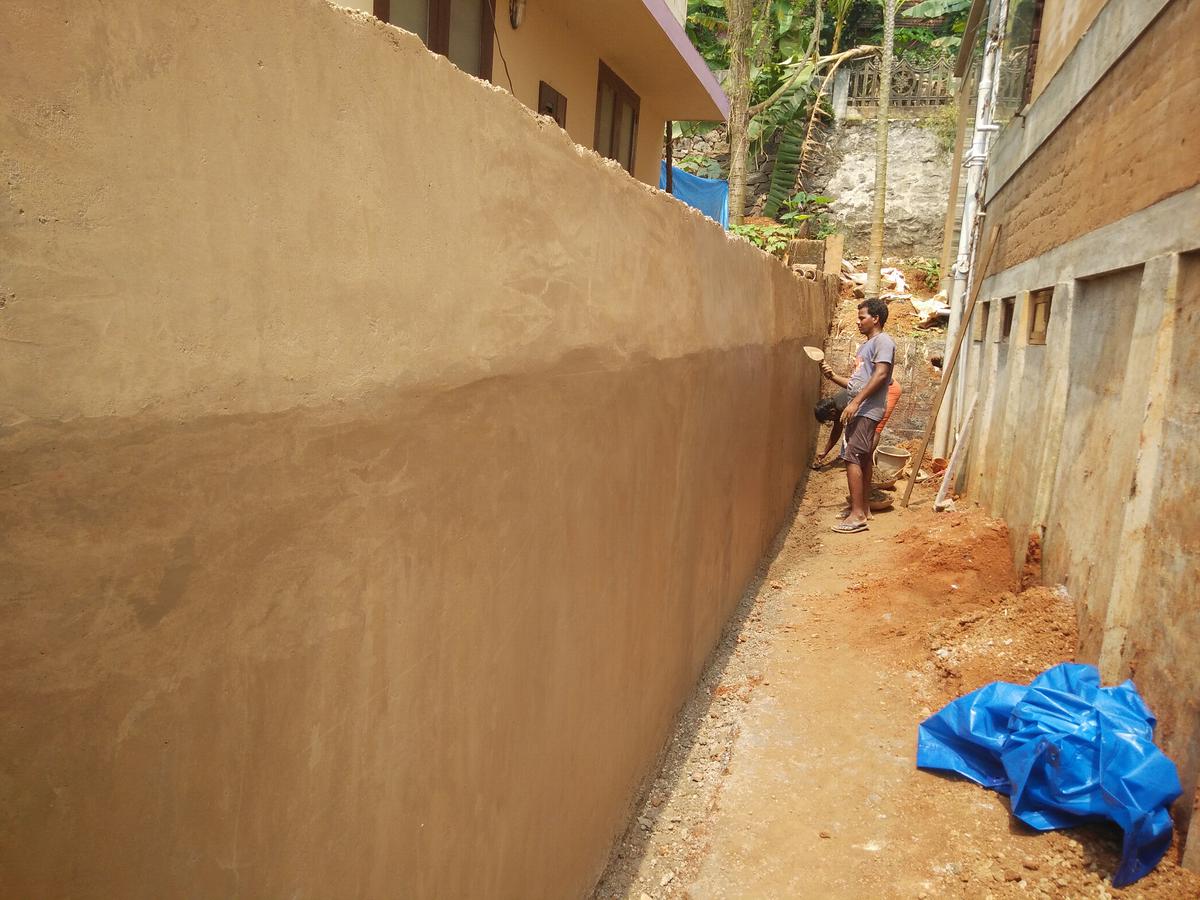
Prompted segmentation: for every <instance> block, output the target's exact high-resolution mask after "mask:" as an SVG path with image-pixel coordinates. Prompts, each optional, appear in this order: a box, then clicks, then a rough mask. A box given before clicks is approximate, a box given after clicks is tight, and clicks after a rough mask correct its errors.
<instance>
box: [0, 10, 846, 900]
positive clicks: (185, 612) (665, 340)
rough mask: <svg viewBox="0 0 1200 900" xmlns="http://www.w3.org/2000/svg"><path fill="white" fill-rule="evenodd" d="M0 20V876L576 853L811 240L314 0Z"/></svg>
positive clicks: (221, 883) (501, 892)
mask: <svg viewBox="0 0 1200 900" xmlns="http://www.w3.org/2000/svg"><path fill="white" fill-rule="evenodd" d="M0 33H2V34H4V35H5V38H6V52H5V53H4V54H2V55H0V123H3V124H2V126H0V127H2V128H3V130H4V133H5V135H6V139H5V141H4V144H3V147H2V148H0V167H2V168H3V172H4V181H3V188H2V189H0V190H2V195H0V196H2V198H3V199H2V202H0V299H2V301H3V302H0V306H2V307H3V308H2V309H0V341H2V342H3V347H4V348H5V349H4V352H3V354H2V355H0V383H2V384H3V385H4V391H3V396H2V397H0V473H2V475H3V477H2V479H0V603H2V605H3V609H4V610H5V627H4V629H2V630H0V709H2V710H3V721H4V726H3V728H2V729H0V785H3V794H4V803H3V804H0V895H3V896H6V897H51V896H74V897H129V898H136V897H147V898H151V897H153V898H160V897H176V896H184V895H192V896H207V897H226V896H250V897H298V896H307V897H329V896H360V897H382V896H420V897H430V896H442V897H468V896H470V897H480V896H493V897H502V896H510V897H515V896H520V897H530V898H532V897H564V896H579V895H581V894H584V893H586V892H587V891H588V889H589V887H590V885H591V884H592V883H593V880H594V879H595V878H596V877H597V876H598V874H599V873H600V871H601V869H602V867H603V865H604V862H605V859H606V856H607V853H608V849H609V846H610V842H611V840H612V838H613V837H614V836H615V835H616V834H617V833H618V832H619V830H620V829H621V828H622V827H623V825H624V823H625V817H626V814H627V812H628V809H629V804H630V801H631V798H632V797H633V795H634V793H635V791H636V790H637V788H638V786H639V784H640V783H641V781H642V779H643V778H644V777H645V775H646V774H647V772H648V771H649V769H650V767H651V765H652V764H653V762H654V760H655V757H656V754H657V753H658V751H659V749H660V748H661V746H662V743H663V741H664V740H665V739H666V737H667V736H668V734H669V731H670V727H671V723H672V719H673V716H674V715H675V713H676V711H677V709H678V708H679V706H680V704H681V703H682V701H683V700H684V698H685V697H686V695H687V693H688V691H689V690H690V688H691V686H692V685H693V683H694V680H695V678H696V676H697V674H698V673H699V671H700V669H701V667H702V665H703V663H704V661H705V658H706V656H707V655H708V653H709V652H710V649H711V648H712V647H713V646H714V644H715V642H716V640H717V638H718V636H719V633H720V631H721V628H722V625H723V623H724V622H725V621H726V619H727V617H728V615H729V613H730V612H731V610H732V609H733V608H734V606H735V605H736V603H737V601H738V598H739V596H740V595H741V593H742V591H743V588H744V587H745V585H746V584H747V582H748V581H749V580H750V579H751V578H752V576H753V573H754V571H755V568H756V565H757V563H758V560H759V558H760V556H761V554H762V552H763V551H764V549H765V548H766V547H767V546H768V544H769V542H770V540H771V538H772V536H773V535H774V533H775V531H776V529H777V528H778V527H779V526H780V524H781V523H782V521H783V519H784V517H785V516H786V513H787V510H788V507H789V502H790V499H791V497H792V493H793V490H794V489H795V487H796V485H797V483H798V482H799V481H800V479H801V477H802V475H803V473H804V471H805V464H806V462H807V460H808V459H809V457H810V453H811V444H812V441H813V438H814V432H815V428H814V423H813V422H812V419H811V415H810V414H809V413H808V410H809V409H810V408H811V404H812V403H813V402H814V401H815V399H816V397H817V391H818V387H819V386H818V376H817V373H816V371H815V367H813V366H812V365H811V363H809V362H808V361H807V360H806V359H805V358H804V357H803V355H802V353H801V351H800V347H801V345H803V344H806V343H807V344H819V343H820V341H821V339H822V337H823V335H824V333H825V330H826V327H827V321H828V320H827V317H828V310H829V308H830V303H831V300H832V297H833V286H832V280H831V279H826V280H823V281H821V282H820V283H813V282H801V281H798V280H797V279H796V278H794V277H793V276H792V275H791V274H790V273H789V272H788V271H787V270H786V269H785V268H784V267H783V266H782V265H781V264H780V263H778V262H777V261H776V260H774V259H771V258H770V257H767V256H766V255H764V254H762V253H760V252H758V251H757V250H755V249H754V248H752V247H751V246H750V245H748V244H747V243H745V242H742V241H737V240H731V239H729V238H728V237H727V236H726V234H725V233H724V232H723V231H721V229H720V228H718V227H716V226H715V225H714V224H712V223H711V222H710V221H708V220H706V219H704V218H703V217H702V216H700V215H698V214H696V213H694V212H693V211H691V210H689V209H688V208H687V207H685V206H684V205H683V204H681V203H679V202H677V201H675V200H673V199H671V198H668V197H665V196H664V195H661V194H659V193H657V192H655V191H653V190H652V189H650V188H647V187H646V186H645V185H642V184H639V183H638V182H635V181H634V180H633V179H632V178H630V177H628V176H627V175H626V174H625V173H624V172H622V171H621V170H620V169H619V168H618V167H617V166H616V165H615V164H613V163H608V162H605V161H602V160H600V159H599V158H598V157H597V156H595V154H593V153H591V152H590V151H587V150H583V149H581V148H578V147H577V146H576V145H574V144H573V143H572V142H571V141H570V140H569V138H568V137H567V136H566V135H565V134H563V132H562V131H561V130H560V129H558V128H557V127H556V126H554V125H553V124H550V125H547V124H546V123H545V122H544V121H540V120H538V119H537V118H536V117H535V116H533V115H532V114H531V113H530V112H529V111H528V110H527V109H526V108H525V107H523V106H522V105H521V104H520V103H519V102H518V101H516V100H515V99H513V98H512V97H511V96H509V95H508V94H507V93H505V92H502V91H499V90H495V89H493V88H491V87H490V86H488V85H485V84H482V83H480V82H478V81H476V80H474V79H471V78H468V77H467V76H464V75H463V74H462V73H460V72H458V71H457V70H456V69H455V68H453V66H451V65H450V64H449V63H448V62H447V61H446V60H444V59H442V58H440V57H435V56H433V55H431V54H429V53H428V52H426V50H425V49H424V48H423V47H422V46H421V44H420V43H419V42H418V41H417V40H415V39H413V38H410V37H408V36H406V35H403V34H401V33H399V32H398V31H396V30H395V29H392V28H389V27H387V26H384V25H382V24H380V23H379V22H377V21H375V20H374V19H372V18H371V17H369V16H353V15H350V14H347V13H345V12H344V11H341V10H338V9H336V8H335V7H333V6H330V5H328V4H326V3H324V2H322V0H281V2H280V3H276V4H273V5H272V6H271V7H270V9H267V8H265V7H262V6H260V5H257V4H245V3H238V2H234V0H203V2H200V0H181V2H178V3H170V4H166V3H152V2H148V0H147V2H130V3H123V4H116V5H101V4H89V3H84V4H80V3H78V2H74V0H72V2H65V0H62V2H59V0H50V2H47V0H36V2H35V0H16V2H12V3H7V4H4V5H3V8H2V9H0Z"/></svg>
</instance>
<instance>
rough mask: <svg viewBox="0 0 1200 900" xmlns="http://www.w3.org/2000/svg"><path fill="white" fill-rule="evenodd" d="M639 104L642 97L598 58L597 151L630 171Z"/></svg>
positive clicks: (635, 138) (632, 161)
mask: <svg viewBox="0 0 1200 900" xmlns="http://www.w3.org/2000/svg"><path fill="white" fill-rule="evenodd" d="M641 106H642V101H641V99H640V98H639V97H638V95H637V94H635V93H634V92H633V89H632V88H630V87H629V85H627V84H626V83H625V82H624V81H622V80H621V79H620V78H618V77H617V75H616V73H615V72H613V70H612V69H610V68H609V67H608V66H606V65H605V64H604V63H603V62H601V63H600V82H599V85H598V87H597V88H596V152H597V153H599V154H600V155H602V156H607V157H608V158H609V159H615V160H616V161H617V162H619V163H620V164H621V165H622V166H623V167H624V168H625V171H626V172H629V173H630V174H632V173H633V163H634V150H635V148H636V147H637V128H638V112H639V111H640V110H641Z"/></svg>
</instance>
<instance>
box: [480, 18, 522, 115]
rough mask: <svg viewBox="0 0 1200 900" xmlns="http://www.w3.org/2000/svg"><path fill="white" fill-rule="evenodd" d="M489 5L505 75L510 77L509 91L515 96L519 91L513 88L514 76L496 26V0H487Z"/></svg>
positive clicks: (493, 30)
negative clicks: (509, 70)
mask: <svg viewBox="0 0 1200 900" xmlns="http://www.w3.org/2000/svg"><path fill="white" fill-rule="evenodd" d="M487 2H488V6H490V7H491V8H492V32H493V33H494V34H495V36H496V49H497V50H499V51H500V62H502V63H503V64H504V77H505V78H507V79H508V92H509V93H510V94H512V95H513V96H514V97H515V96H517V92H516V91H515V90H514V89H513V82H512V76H511V75H510V74H508V60H507V59H505V58H504V45H503V44H501V43H500V32H499V30H498V29H497V28H496V0H487Z"/></svg>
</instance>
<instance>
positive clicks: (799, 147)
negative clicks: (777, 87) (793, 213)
mask: <svg viewBox="0 0 1200 900" xmlns="http://www.w3.org/2000/svg"><path fill="white" fill-rule="evenodd" d="M806 126H807V122H806V121H805V120H804V119H803V118H795V119H793V120H792V121H790V122H788V123H787V125H786V126H785V128H784V130H783V137H781V138H780V139H779V146H778V147H777V148H776V151H775V168H774V169H772V171H771V185H770V188H769V189H768V190H767V199H766V201H765V202H764V203H763V215H764V216H770V217H771V218H772V219H774V218H776V217H777V216H778V215H779V211H780V210H781V209H782V208H783V207H784V205H785V204H786V203H787V202H788V195H789V194H791V193H792V189H793V188H794V187H795V186H796V175H797V174H798V173H799V171H800V157H801V156H802V155H803V154H804V135H805V132H806V130H807V127H806Z"/></svg>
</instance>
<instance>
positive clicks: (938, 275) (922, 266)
mask: <svg viewBox="0 0 1200 900" xmlns="http://www.w3.org/2000/svg"><path fill="white" fill-rule="evenodd" d="M912 265H913V268H914V269H916V270H917V271H918V272H920V273H921V280H922V281H923V282H924V283H925V287H926V288H928V289H929V290H931V291H936V290H938V289H939V288H940V287H941V283H942V264H941V263H940V262H938V261H937V260H936V259H923V258H918V259H914V260H913V262H912Z"/></svg>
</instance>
